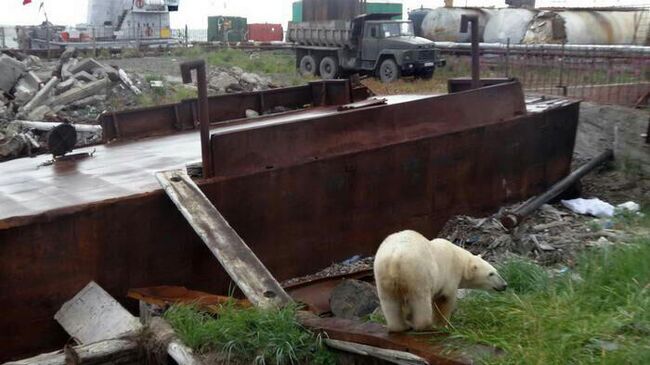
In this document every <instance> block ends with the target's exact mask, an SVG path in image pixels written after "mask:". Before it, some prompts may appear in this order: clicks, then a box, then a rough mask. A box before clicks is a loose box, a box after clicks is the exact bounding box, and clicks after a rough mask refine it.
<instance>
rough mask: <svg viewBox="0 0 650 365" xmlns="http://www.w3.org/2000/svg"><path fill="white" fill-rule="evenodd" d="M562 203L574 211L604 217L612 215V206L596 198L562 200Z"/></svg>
mask: <svg viewBox="0 0 650 365" xmlns="http://www.w3.org/2000/svg"><path fill="white" fill-rule="evenodd" d="M562 205H564V206H565V207H566V208H567V209H569V210H571V211H572V212H574V213H578V214H585V215H587V214H588V215H593V216H594V217H598V218H604V217H613V216H614V206H613V205H611V204H609V203H607V202H604V201H602V200H600V199H598V198H592V199H583V198H578V199H571V200H562Z"/></svg>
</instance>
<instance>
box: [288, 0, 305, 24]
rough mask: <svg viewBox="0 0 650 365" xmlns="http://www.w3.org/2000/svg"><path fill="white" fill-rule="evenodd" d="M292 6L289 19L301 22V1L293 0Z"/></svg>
mask: <svg viewBox="0 0 650 365" xmlns="http://www.w3.org/2000/svg"><path fill="white" fill-rule="evenodd" d="M292 7H293V16H292V17H291V21H292V22H294V23H300V22H302V1H294V2H293V4H292Z"/></svg>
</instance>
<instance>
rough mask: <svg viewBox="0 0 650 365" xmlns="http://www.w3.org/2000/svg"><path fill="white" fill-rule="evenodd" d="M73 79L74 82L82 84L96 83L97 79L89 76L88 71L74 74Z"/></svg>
mask: <svg viewBox="0 0 650 365" xmlns="http://www.w3.org/2000/svg"><path fill="white" fill-rule="evenodd" d="M73 78H74V79H75V80H79V81H83V82H93V81H97V78H96V77H95V76H93V75H91V74H89V73H88V71H79V72H77V73H75V74H74V76H73Z"/></svg>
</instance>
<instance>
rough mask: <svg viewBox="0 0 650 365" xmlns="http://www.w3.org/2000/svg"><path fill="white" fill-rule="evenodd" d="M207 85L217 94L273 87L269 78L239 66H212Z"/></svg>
mask: <svg viewBox="0 0 650 365" xmlns="http://www.w3.org/2000/svg"><path fill="white" fill-rule="evenodd" d="M208 80H209V83H208V87H209V88H210V90H211V91H212V92H215V93H217V94H229V93H236V92H242V91H261V90H268V89H273V88H275V87H277V86H275V85H274V84H273V82H272V81H271V78H269V77H266V76H260V75H258V74H255V73H250V72H244V70H242V69H241V68H239V67H236V66H235V67H230V68H226V67H213V68H212V69H211V70H210V75H209V76H208Z"/></svg>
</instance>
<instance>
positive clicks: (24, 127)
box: [0, 47, 140, 160]
mask: <svg viewBox="0 0 650 365" xmlns="http://www.w3.org/2000/svg"><path fill="white" fill-rule="evenodd" d="M118 89H119V90H118ZM124 91H128V92H129V93H132V94H133V95H137V94H139V93H140V91H139V89H138V88H137V87H136V86H135V85H134V83H133V82H132V81H131V79H130V78H129V76H128V75H127V74H126V72H124V71H123V70H118V69H116V68H114V67H112V66H109V65H105V64H103V63H100V62H98V61H96V60H95V59H93V58H86V59H81V58H78V57H77V51H76V50H75V49H74V48H72V47H71V48H68V49H67V50H66V51H65V52H64V53H63V54H62V55H61V57H60V59H59V60H58V62H54V63H53V62H42V61H41V60H40V59H39V58H38V57H36V56H26V55H23V54H21V53H17V52H12V53H7V54H2V55H0V160H2V159H7V158H13V157H19V156H24V155H30V154H32V152H35V151H38V150H46V149H47V142H46V141H47V132H48V131H50V130H51V129H52V128H53V127H54V126H56V125H58V124H60V123H61V122H76V123H84V124H94V123H95V120H96V118H97V116H99V114H101V113H102V112H103V111H104V110H106V109H107V105H106V102H107V100H108V96H107V95H108V94H110V93H112V92H124ZM82 129H83V128H82ZM89 134H90V135H89ZM101 138H102V135H101V128H90V129H88V128H86V129H84V131H83V132H82V133H81V135H80V136H79V138H78V146H83V145H88V144H93V143H98V142H100V141H101Z"/></svg>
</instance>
